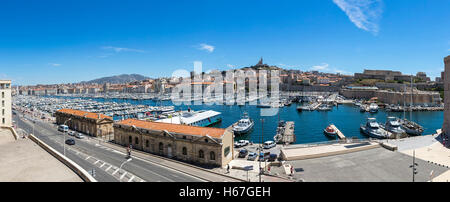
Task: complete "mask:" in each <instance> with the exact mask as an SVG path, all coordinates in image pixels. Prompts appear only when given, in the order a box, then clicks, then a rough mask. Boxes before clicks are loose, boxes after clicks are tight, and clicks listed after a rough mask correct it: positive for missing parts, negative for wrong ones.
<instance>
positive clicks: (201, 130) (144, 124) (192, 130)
mask: <svg viewBox="0 0 450 202" xmlns="http://www.w3.org/2000/svg"><path fill="white" fill-rule="evenodd" d="M117 124H120V125H127V126H133V125H134V126H135V127H138V128H144V129H149V130H157V131H163V130H166V131H168V132H173V133H180V134H186V135H197V136H206V135H209V136H210V137H213V138H220V137H221V136H222V135H223V134H224V133H225V129H221V128H209V127H198V126H188V125H180V124H170V123H159V122H149V121H142V120H137V119H126V120H123V121H121V122H119V123H117Z"/></svg>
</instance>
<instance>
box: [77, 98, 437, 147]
mask: <svg viewBox="0 0 450 202" xmlns="http://www.w3.org/2000/svg"><path fill="white" fill-rule="evenodd" d="M86 99H87V98H86ZM92 100H96V101H100V102H103V101H114V102H118V103H123V102H127V103H130V104H147V105H151V106H159V105H163V106H169V105H172V102H171V101H164V102H155V101H152V100H141V101H137V100H127V99H103V98H93V99H92ZM189 107H190V108H191V109H193V110H214V111H218V112H221V113H222V119H223V120H222V122H221V123H220V124H218V125H215V126H214V127H219V128H226V127H228V126H230V125H231V124H233V123H235V122H236V121H238V120H239V119H240V117H241V114H242V113H243V112H244V111H247V112H248V114H249V116H250V117H251V118H252V119H253V120H255V127H254V128H253V131H252V132H251V133H249V134H247V135H244V136H239V137H236V139H237V140H239V139H248V140H250V141H253V142H255V143H259V142H261V137H263V141H267V140H273V136H274V135H275V131H276V127H277V123H278V120H279V119H281V120H285V121H294V122H295V134H296V136H297V142H296V143H297V144H303V143H313V142H323V141H328V140H330V139H329V138H328V137H326V136H325V135H324V134H323V129H324V128H325V127H327V126H328V125H329V124H331V123H333V124H335V125H336V126H337V127H338V128H339V129H340V130H341V131H342V132H343V133H344V135H345V136H346V137H347V138H350V137H357V138H360V139H363V138H367V137H366V136H364V135H362V134H361V133H360V132H359V126H360V124H363V123H365V121H366V119H367V118H368V117H375V118H377V121H378V122H382V123H384V122H385V121H386V117H387V116H394V117H399V118H402V117H403V112H385V111H384V110H381V109H380V110H379V112H378V113H376V114H369V113H361V112H360V111H359V107H356V106H354V105H339V106H338V107H334V108H333V110H332V111H329V112H319V111H312V112H306V111H304V112H297V105H296V104H292V105H291V106H289V107H284V108H281V109H280V111H279V114H277V115H275V116H270V117H267V116H265V117H262V116H260V110H261V109H260V108H257V107H256V106H253V105H246V106H237V105H233V106H228V105H211V106H209V105H200V106H196V105H191V106H189ZM187 108H188V106H185V105H181V106H175V110H177V111H178V110H187ZM443 115H444V113H443V112H442V111H438V112H412V118H410V117H409V112H407V113H406V118H407V119H410V120H412V121H414V122H416V123H419V124H420V125H422V126H423V127H424V129H425V132H424V135H429V134H433V133H435V131H436V130H437V129H439V128H441V127H442V122H443V118H444V116H443ZM262 118H264V124H262V123H261V119H262ZM262 128H264V131H262Z"/></svg>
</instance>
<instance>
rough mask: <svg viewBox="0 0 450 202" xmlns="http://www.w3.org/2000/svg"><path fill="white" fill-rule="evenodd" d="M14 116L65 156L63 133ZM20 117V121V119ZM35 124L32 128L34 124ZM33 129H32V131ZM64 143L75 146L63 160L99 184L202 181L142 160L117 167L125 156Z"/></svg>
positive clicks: (79, 142)
mask: <svg viewBox="0 0 450 202" xmlns="http://www.w3.org/2000/svg"><path fill="white" fill-rule="evenodd" d="M17 114H18V115H14V116H13V119H14V121H15V123H16V124H18V126H19V128H21V129H23V130H25V131H26V132H27V133H32V132H33V131H34V135H35V136H36V137H38V138H39V139H41V140H42V141H43V142H45V143H46V144H48V145H49V146H51V147H52V148H54V149H56V150H57V151H58V152H60V153H64V148H63V145H64V144H63V141H64V140H63V138H64V136H63V133H62V132H59V131H57V128H56V126H55V125H52V124H49V123H46V122H43V121H41V120H34V121H33V119H31V118H29V117H23V115H22V114H20V115H19V113H17ZM19 116H20V118H19ZM33 122H34V124H33ZM33 125H34V129H33ZM65 138H66V139H68V138H73V139H75V142H76V144H75V145H72V146H69V145H65V148H66V156H67V157H68V158H70V159H71V160H73V161H74V162H76V163H77V164H78V165H80V166H81V167H83V168H84V169H85V170H87V171H91V170H92V169H95V178H96V179H97V180H98V181H100V182H117V181H122V182H123V181H126V182H143V181H147V182H203V181H205V180H203V179H201V178H198V177H195V176H192V175H188V174H186V173H183V172H179V171H177V170H174V169H172V168H168V167H165V166H163V165H160V164H157V163H154V162H150V161H146V160H144V159H141V158H132V160H131V161H130V162H127V163H126V164H124V165H123V167H122V169H119V167H120V165H121V164H122V163H123V162H124V161H126V160H127V159H126V155H125V154H124V153H122V152H119V151H117V150H114V149H110V148H107V147H104V146H102V145H100V144H97V143H96V141H95V140H93V139H89V138H85V139H76V138H74V137H71V136H68V135H66V136H65Z"/></svg>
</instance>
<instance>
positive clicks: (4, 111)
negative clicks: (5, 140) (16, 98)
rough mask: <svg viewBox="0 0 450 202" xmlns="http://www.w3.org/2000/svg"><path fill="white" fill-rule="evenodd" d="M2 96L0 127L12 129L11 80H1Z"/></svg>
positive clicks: (0, 91) (0, 92) (0, 99)
mask: <svg viewBox="0 0 450 202" xmlns="http://www.w3.org/2000/svg"><path fill="white" fill-rule="evenodd" d="M0 94H1V95H0V96H1V97H0V102H1V105H0V110H1V113H0V127H11V126H12V113H11V80H0Z"/></svg>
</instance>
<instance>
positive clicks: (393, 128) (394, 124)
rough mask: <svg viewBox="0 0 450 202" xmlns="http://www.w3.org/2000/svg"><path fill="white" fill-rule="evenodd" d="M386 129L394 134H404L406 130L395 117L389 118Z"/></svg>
mask: <svg viewBox="0 0 450 202" xmlns="http://www.w3.org/2000/svg"><path fill="white" fill-rule="evenodd" d="M384 128H385V129H386V130H387V131H389V132H391V133H394V134H404V133H405V130H403V129H402V128H401V124H400V122H399V121H398V120H397V118H395V117H387V121H386V124H385V125H384Z"/></svg>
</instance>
